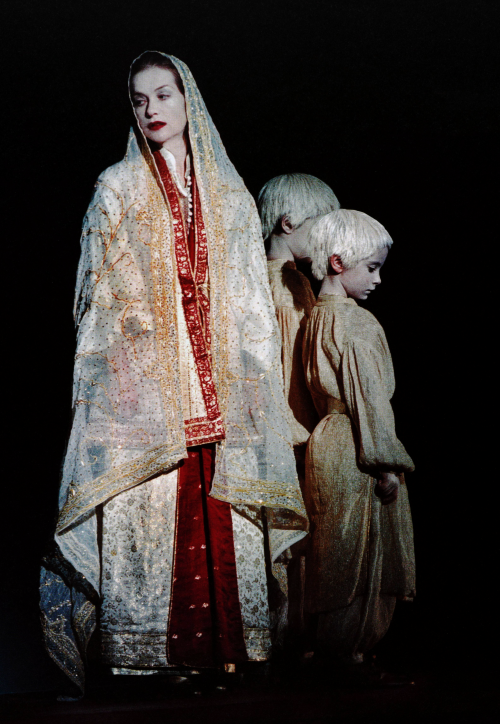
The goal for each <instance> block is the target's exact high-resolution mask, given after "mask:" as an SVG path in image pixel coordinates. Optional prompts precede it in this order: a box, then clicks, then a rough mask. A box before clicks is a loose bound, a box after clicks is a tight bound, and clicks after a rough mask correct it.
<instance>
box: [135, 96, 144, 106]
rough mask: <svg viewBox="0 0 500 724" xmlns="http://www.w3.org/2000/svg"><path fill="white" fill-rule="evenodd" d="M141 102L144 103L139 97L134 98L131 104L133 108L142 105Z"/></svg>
mask: <svg viewBox="0 0 500 724" xmlns="http://www.w3.org/2000/svg"><path fill="white" fill-rule="evenodd" d="M143 103H144V101H143V100H142V99H141V98H136V99H135V100H134V101H133V106H134V108H138V107H139V106H142V105H143Z"/></svg>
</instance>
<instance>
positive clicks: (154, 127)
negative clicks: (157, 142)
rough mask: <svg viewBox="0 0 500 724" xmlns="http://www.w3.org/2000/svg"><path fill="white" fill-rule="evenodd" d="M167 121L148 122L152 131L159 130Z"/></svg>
mask: <svg viewBox="0 0 500 724" xmlns="http://www.w3.org/2000/svg"><path fill="white" fill-rule="evenodd" d="M166 125H167V124H166V123H163V121H153V123H148V128H149V130H150V131H159V130H160V128H163V126H166Z"/></svg>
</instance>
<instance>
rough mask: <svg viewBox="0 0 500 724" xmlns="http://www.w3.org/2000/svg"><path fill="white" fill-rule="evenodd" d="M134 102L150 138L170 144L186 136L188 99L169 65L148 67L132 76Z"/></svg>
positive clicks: (144, 131)
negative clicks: (186, 100) (168, 67)
mask: <svg viewBox="0 0 500 724" xmlns="http://www.w3.org/2000/svg"><path fill="white" fill-rule="evenodd" d="M130 91H131V97H132V105H133V106H134V111H135V115H136V117H137V121H138V123H139V125H140V127H141V128H142V131H143V133H144V135H145V136H146V138H147V139H149V140H150V141H154V142H155V143H157V144H158V145H159V146H166V147H167V148H168V146H169V145H170V144H171V142H172V141H174V143H175V141H177V140H180V138H182V136H183V133H184V129H185V128H186V124H187V116H186V102H185V100H184V96H183V95H182V93H181V91H180V90H179V88H178V87H177V85H176V82H175V78H174V74H173V73H172V71H170V70H168V69H167V68H157V67H153V68H146V69H145V70H142V71H141V72H140V73H137V74H136V75H135V76H134V77H133V78H132V83H131V89H130Z"/></svg>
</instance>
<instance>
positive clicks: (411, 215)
mask: <svg viewBox="0 0 500 724" xmlns="http://www.w3.org/2000/svg"><path fill="white" fill-rule="evenodd" d="M497 8H498V3H497V2H496V0H492V1H491V2H488V1H486V0H475V1H472V0H470V1H469V2H465V1H460V0H455V1H454V2H450V1H443V0H419V1H418V2H417V1H414V0H385V1H379V0H348V1H344V2H338V1H335V0H334V1H332V2H324V1H322V0H310V1H309V2H291V1H288V2H284V1H283V0H246V1H243V2H242V1H240V0H233V1H232V2H229V1H227V0H224V1H223V0H210V2H207V1H206V0H183V1H182V2H180V1H178V2H176V3H170V2H161V3H160V2H151V1H148V0H142V1H141V2H134V3H133V2H131V1H130V0H122V1H121V2H115V1H114V0H113V1H110V2H106V1H105V0H101V1H100V2H96V0H85V2H81V1H78V2H76V1H75V0H72V1H71V2H68V0H44V1H43V2H37V1H35V0H32V1H29V2H27V1H24V2H23V1H22V0H18V1H17V2H7V3H4V5H3V15H4V21H3V24H4V31H6V33H5V35H6V42H4V49H7V51H8V54H7V59H6V61H4V64H3V71H4V72H3V74H2V76H3V80H2V86H3V95H4V101H6V102H4V118H5V120H6V121H7V130H6V133H5V135H4V136H3V141H4V143H3V146H4V151H6V152H7V157H8V162H9V164H8V166H7V168H6V170H5V171H4V176H3V180H4V184H3V192H2V196H3V200H4V201H5V202H6V205H5V210H4V212H3V222H4V223H3V226H4V227H5V223H7V225H8V229H7V230H6V235H5V237H4V242H3V244H4V248H5V249H6V251H7V253H8V256H7V261H6V262H4V263H6V266H5V267H4V274H3V279H4V286H5V287H6V292H7V305H6V307H4V318H5V320H6V323H5V325H4V326H3V329H4V334H5V337H4V345H5V347H4V349H5V351H4V354H3V358H4V362H5V363H6V368H5V372H4V377H3V388H4V399H5V397H7V398H11V401H12V406H10V405H9V407H7V406H5V407H4V409H8V410H9V411H8V414H7V415H6V416H5V417H4V420H5V421H6V422H7V432H8V433H9V436H6V435H5V434H4V436H3V441H4V456H3V459H4V461H6V462H7V464H8V467H7V466H4V468H3V469H4V471H5V472H4V475H5V477H4V493H2V500H3V501H6V505H5V508H4V511H3V516H2V520H3V523H2V532H3V533H5V534H6V537H5V543H4V545H3V548H2V557H3V561H4V564H5V566H6V573H5V574H3V575H2V584H6V585H5V587H4V593H3V594H2V596H1V603H2V606H5V611H4V612H3V613H2V616H1V619H0V620H1V623H2V628H3V631H2V636H3V637H4V645H3V647H2V661H1V668H0V677H1V679H2V687H1V689H0V691H6V692H9V691H10V692H16V691H33V690H39V689H49V688H57V686H59V683H60V681H61V678H62V676H61V675H60V674H59V672H58V670H57V668H56V667H55V665H54V664H52V662H51V661H50V660H49V658H48V657H47V656H46V655H45V653H44V651H43V647H42V643H41V635H40V632H39V626H38V619H37V576H38V566H39V557H40V554H41V550H42V548H43V546H44V544H45V542H46V541H47V539H48V538H49V535H50V531H51V528H52V526H53V522H54V516H55V504H56V495H57V487H58V478H59V469H60V464H61V459H62V456H63V452H64V446H65V442H66V439H67V436H68V433H69V425H70V406H71V375H72V357H73V350H74V331H73V324H72V318H71V309H72V297H73V289H74V283H75V274H76V265H77V262H78V255H79V243H78V239H79V231H80V225H81V220H82V218H83V215H84V213H85V210H86V207H87V205H88V203H89V200H90V197H91V193H92V187H93V184H94V182H95V180H96V178H97V176H98V174H99V173H100V172H101V171H102V170H103V169H104V168H105V167H106V166H109V165H111V164H112V163H115V162H117V161H118V160H120V159H121V158H122V157H123V155H124V152H125V145H126V139H127V133H128V126H129V120H130V115H129V114H130V111H129V108H128V99H127V92H126V81H127V74H128V67H129V64H130V62H131V60H132V59H133V58H134V57H136V56H137V55H138V54H139V53H140V52H142V51H143V50H162V51H165V52H168V53H172V54H173V55H176V56H178V57H179V58H181V59H182V60H184V61H185V62H186V63H187V64H188V66H189V67H190V69H191V71H192V72H193V75H194V77H195V79H196V80H197V83H198V85H199V88H200V90H201V93H202V95H203V97H204V100H205V102H206V104H207V107H208V109H209V112H210V113H211V114H212V117H213V119H214V122H215V124H216V126H217V128H218V130H219V132H220V134H221V137H222V139H223V141H224V144H225V146H226V148H227V151H228V154H229V157H230V158H231V160H232V161H233V162H234V164H235V166H236V168H237V169H238V171H239V173H240V174H241V175H242V176H243V178H244V180H245V182H246V184H247V186H248V187H249V189H250V191H251V192H252V193H253V194H254V195H255V194H257V193H258V191H259V189H260V187H261V186H262V185H263V184H264V183H265V182H266V181H267V180H268V179H269V178H271V177H272V176H275V175H277V174H280V173H285V172H291V171H301V172H305V173H310V174H313V175H316V176H318V177H320V178H321V179H323V180H325V181H326V182H327V183H329V184H330V185H331V186H332V188H333V189H334V191H335V193H336V194H337V196H338V198H339V199H340V202H341V204H342V205H343V206H344V207H346V208H355V209H360V210H362V211H365V212H367V213H368V214H370V215H372V216H374V217H375V218H376V219H378V220H379V221H381V222H382V223H383V224H384V225H385V226H386V227H387V229H388V230H389V232H390V234H391V236H392V237H393V239H394V242H395V243H394V248H393V250H392V251H391V253H390V255H389V259H388V262H387V264H386V266H385V267H384V273H383V282H384V283H383V284H382V286H381V287H380V289H379V290H378V291H377V294H376V295H375V296H374V297H373V298H372V299H371V300H370V303H369V308H370V309H371V310H372V311H373V312H374V313H375V314H376V315H377V317H378V318H379V320H380V321H381V323H382V325H383V326H384V328H385V329H386V332H387V336H388V339H389V344H390V346H391V350H392V353H393V358H394V364H395V369H396V378H397V392H396V396H395V399H394V408H395V412H396V421H397V427H398V434H399V436H400V438H401V439H402V441H403V442H404V444H405V445H406V447H407V449H408V451H409V452H410V454H411V455H412V457H413V458H414V460H415V463H416V467H417V469H416V472H415V473H414V474H413V475H411V476H409V480H408V485H409V491H410V496H411V502H412V508H413V513H414V524H415V536H416V546H417V564H418V598H417V600H416V601H415V603H414V604H412V605H407V606H400V610H399V611H398V613H397V615H396V617H395V620H394V622H393V625H392V627H391V630H390V632H389V634H388V635H387V637H386V639H385V640H384V641H383V642H382V644H381V645H380V647H379V649H380V651H381V652H382V655H385V656H387V657H389V658H391V657H392V659H394V660H398V661H403V662H406V665H408V666H409V667H410V668H411V667H412V666H413V667H424V668H425V667H432V668H438V669H439V667H445V666H450V665H458V666H462V667H467V666H473V667H474V666H478V665H484V664H485V663H486V662H491V661H493V660H494V655H495V653H496V649H495V645H494V643H493V640H492V631H493V629H494V627H495V623H496V618H497V607H498V604H497V601H496V599H495V596H494V594H495V590H496V585H495V583H496V579H497V578H498V563H497V560H496V555H495V546H496V548H497V550H498V546H497V543H496V531H497V529H498V526H497V517H498V516H497V508H496V507H495V503H494V498H493V496H494V494H495V490H496V486H497V482H496V479H497V477H498V473H497V465H496V446H495V444H494V442H493V436H492V435H490V431H491V425H492V423H493V421H494V420H495V417H496V413H495V407H494V403H493V401H492V399H491V398H492V395H493V392H494V383H492V382H491V381H490V382H489V383H488V382H487V379H488V374H489V373H490V372H491V371H492V369H493V367H494V365H495V362H496V353H495V352H494V350H495V349H496V342H497V339H496V327H497V324H495V319H494V318H493V317H490V318H489V321H488V313H489V309H490V307H491V305H492V303H493V301H494V297H496V295H495V294H494V292H495V291H496V281H495V277H496V275H497V274H498V272H497V271H496V269H495V265H496V261H495V260H494V254H495V250H496V246H497V244H498V230H497V227H498V223H497V215H498V211H497V207H498V204H497V203H495V202H496V200H497V197H496V195H495V196H494V189H493V185H492V184H493V181H494V178H493V175H492V172H490V171H489V170H488V169H489V167H490V161H491V157H492V153H493V148H494V142H495V141H496V134H495V136H494V118H495V116H497V111H498V103H497V101H495V99H494V95H493V88H494V83H495V80H497V79H495V76H494V74H495V68H496V66H497V65H498V58H496V57H495V52H496V47H497V45H498V12H497ZM495 237H496V241H495ZM4 259H5V257H4ZM490 272H493V273H492V274H491V275H490ZM11 463H13V464H12V467H10V465H11Z"/></svg>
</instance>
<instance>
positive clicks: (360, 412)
mask: <svg viewBox="0 0 500 724" xmlns="http://www.w3.org/2000/svg"><path fill="white" fill-rule="evenodd" d="M374 327H375V325H370V326H369V328H368V329H367V328H366V327H365V330H364V336H363V338H360V337H359V336H358V335H356V336H354V337H351V338H350V339H349V340H348V342H347V344H346V346H345V348H344V350H343V355H342V362H341V373H342V382H343V387H344V394H345V402H346V405H347V408H348V414H349V416H350V418H351V420H352V422H353V425H354V428H355V431H356V435H355V436H356V447H357V461H358V465H359V467H360V468H361V469H362V470H366V472H368V473H370V474H372V475H373V476H376V475H377V474H378V473H380V472H382V471H391V472H395V473H404V472H411V471H412V470H413V469H414V465H413V461H412V459H411V458H410V456H409V455H408V453H407V452H406V450H405V448H404V446H403V445H402V443H401V442H400V441H399V440H398V438H397V435H396V429H395V422H394V413H393V411H392V406H391V402H390V400H391V397H392V394H393V392H394V371H393V367H392V360H391V355H390V352H389V348H388V345H387V340H386V338H385V334H384V332H383V330H382V328H381V327H380V325H378V323H377V325H376V328H374Z"/></svg>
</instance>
